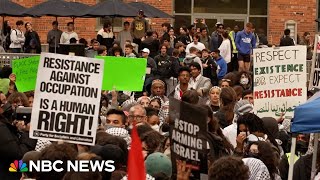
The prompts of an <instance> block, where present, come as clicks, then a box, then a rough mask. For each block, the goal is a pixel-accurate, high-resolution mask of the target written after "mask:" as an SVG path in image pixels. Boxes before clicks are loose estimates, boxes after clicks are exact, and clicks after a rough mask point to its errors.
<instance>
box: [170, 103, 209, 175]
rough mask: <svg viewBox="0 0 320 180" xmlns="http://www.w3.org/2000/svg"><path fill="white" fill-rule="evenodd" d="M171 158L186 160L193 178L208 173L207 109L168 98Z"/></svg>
mask: <svg viewBox="0 0 320 180" xmlns="http://www.w3.org/2000/svg"><path fill="white" fill-rule="evenodd" d="M169 112H170V114H169V117H170V121H171V122H172V123H171V124H170V143H171V160H172V165H173V167H174V168H173V169H176V162H177V161H180V160H182V161H186V164H187V166H189V167H191V168H192V177H193V178H194V179H203V177H205V176H206V174H208V164H207V151H206V150H207V139H206V135H207V111H206V110H205V109H203V108H200V107H198V106H194V105H191V104H188V103H185V102H182V101H179V100H177V99H173V98H172V99H170V107H169Z"/></svg>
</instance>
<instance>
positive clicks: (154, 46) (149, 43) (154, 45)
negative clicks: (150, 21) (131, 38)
mask: <svg viewBox="0 0 320 180" xmlns="http://www.w3.org/2000/svg"><path fill="white" fill-rule="evenodd" d="M152 34H153V32H152V31H147V37H146V39H145V40H144V41H142V43H141V49H144V48H147V49H149V50H150V54H149V56H150V57H152V58H154V57H155V56H156V55H157V54H158V50H159V46H160V42H159V41H158V40H156V39H154V38H153V37H152Z"/></svg>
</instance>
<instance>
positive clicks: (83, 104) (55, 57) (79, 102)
mask: <svg viewBox="0 0 320 180" xmlns="http://www.w3.org/2000/svg"><path fill="white" fill-rule="evenodd" d="M103 67H104V62H103V61H100V60H96V59H92V58H85V57H77V56H67V55H59V54H51V53H42V54H41V57H40V63H39V68H38V75H37V83H36V90H35V98H34V102H33V108H32V117H31V126H30V127H31V128H30V137H31V138H36V139H47V140H51V141H58V140H63V141H66V142H71V143H76V144H84V145H94V143H95V137H96V130H97V125H98V117H99V108H100V97H101V86H102V78H103Z"/></svg>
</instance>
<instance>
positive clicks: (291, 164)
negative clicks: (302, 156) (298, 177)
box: [288, 136, 297, 180]
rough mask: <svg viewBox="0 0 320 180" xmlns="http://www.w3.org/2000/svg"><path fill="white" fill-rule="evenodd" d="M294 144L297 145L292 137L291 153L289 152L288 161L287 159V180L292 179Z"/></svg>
mask: <svg viewBox="0 0 320 180" xmlns="http://www.w3.org/2000/svg"><path fill="white" fill-rule="evenodd" d="M296 143H297V139H296V137H295V136H294V137H292V139H291V151H290V159H289V174H288V180H292V177H293V167H294V157H295V155H296V145H297V144H296Z"/></svg>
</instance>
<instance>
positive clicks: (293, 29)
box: [285, 20, 298, 43]
mask: <svg viewBox="0 0 320 180" xmlns="http://www.w3.org/2000/svg"><path fill="white" fill-rule="evenodd" d="M285 29H290V36H291V38H293V39H294V40H295V42H296V43H297V35H298V34H297V22H296V21H294V20H289V21H286V23H285Z"/></svg>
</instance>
